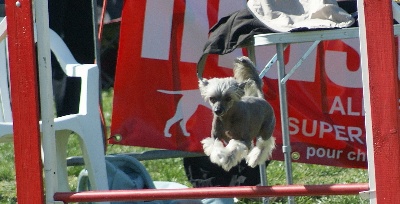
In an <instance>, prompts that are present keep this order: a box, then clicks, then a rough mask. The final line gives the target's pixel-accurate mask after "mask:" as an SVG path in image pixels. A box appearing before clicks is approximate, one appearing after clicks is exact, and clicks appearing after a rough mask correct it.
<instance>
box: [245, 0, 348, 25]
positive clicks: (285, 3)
mask: <svg viewBox="0 0 400 204" xmlns="http://www.w3.org/2000/svg"><path fill="white" fill-rule="evenodd" d="M247 6H248V8H249V10H250V11H251V12H252V13H253V15H254V16H255V17H256V18H258V19H259V20H260V21H261V22H262V23H264V24H265V25H266V26H267V27H268V28H270V29H271V30H273V31H275V32H290V31H294V30H303V29H329V28H344V27H349V26H351V25H352V24H353V23H354V21H355V20H354V18H353V17H352V16H351V15H350V14H349V13H347V12H346V11H345V10H343V9H342V8H340V7H339V6H338V4H337V2H336V0H249V1H248V2H247Z"/></svg>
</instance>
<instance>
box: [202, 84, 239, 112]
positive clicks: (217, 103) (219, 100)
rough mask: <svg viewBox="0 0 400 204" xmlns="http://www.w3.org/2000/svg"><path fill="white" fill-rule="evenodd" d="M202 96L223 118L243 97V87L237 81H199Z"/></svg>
mask: <svg viewBox="0 0 400 204" xmlns="http://www.w3.org/2000/svg"><path fill="white" fill-rule="evenodd" d="M199 88H200V93H201V96H202V97H203V98H204V100H206V101H208V102H209V103H210V105H211V107H212V108H211V109H212V111H213V113H214V114H215V115H217V116H223V115H224V114H225V113H227V112H228V111H229V109H230V108H231V107H232V106H233V104H234V103H235V102H236V101H238V100H240V98H241V97H242V96H243V94H244V92H243V86H241V85H239V84H238V83H237V82H236V80H235V79H233V78H232V77H229V78H213V79H209V80H207V79H202V80H199Z"/></svg>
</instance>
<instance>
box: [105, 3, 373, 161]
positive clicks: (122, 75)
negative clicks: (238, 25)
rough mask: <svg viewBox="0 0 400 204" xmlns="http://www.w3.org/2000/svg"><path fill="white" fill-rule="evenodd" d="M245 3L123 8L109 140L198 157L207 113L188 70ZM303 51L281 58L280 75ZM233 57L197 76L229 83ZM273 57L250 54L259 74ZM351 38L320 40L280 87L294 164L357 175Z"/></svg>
mask: <svg viewBox="0 0 400 204" xmlns="http://www.w3.org/2000/svg"><path fill="white" fill-rule="evenodd" d="M245 2H246V1H230V0H229V1H228V0H208V1H198V0H186V1H184V0H163V1H155V0H147V1H125V3H124V9H123V13H122V22H121V33H120V45H119V53H118V63H117V72H116V81H115V86H114V88H115V89H114V102H113V116H112V126H111V135H116V134H119V135H121V136H122V140H121V141H114V140H110V142H111V143H114V144H121V145H131V146H143V147H154V148H162V149H173V150H184V151H194V152H202V151H203V150H202V147H201V144H200V141H201V140H202V139H203V138H205V137H209V136H210V131H211V119H212V112H211V110H210V107H209V105H208V104H207V103H205V101H204V100H203V99H202V98H201V96H200V93H199V90H198V79H197V75H196V63H197V61H198V60H199V58H200V56H201V55H202V49H203V47H204V44H205V42H206V41H207V36H208V30H209V28H210V27H211V26H212V25H214V24H215V23H216V22H217V20H218V19H219V18H221V17H223V16H226V15H228V14H230V13H231V12H233V11H236V10H239V9H243V8H245ZM310 45H311V43H302V44H293V45H291V46H290V47H289V48H288V49H286V51H285V57H286V62H285V63H286V65H287V72H288V71H289V70H290V68H291V67H293V66H294V65H295V64H296V63H297V61H298V59H299V58H300V57H301V56H302V55H303V53H304V51H305V50H307V49H308V47H309V46H310ZM244 53H245V52H243V50H242V49H237V50H235V51H234V52H233V53H230V54H227V55H222V56H209V59H208V61H207V65H206V68H205V72H204V77H206V78H210V77H224V76H232V64H233V60H234V58H236V57H238V56H241V55H244ZM274 54H275V47H274V46H265V47H257V48H256V55H257V57H256V58H257V62H256V63H257V65H258V66H259V67H258V69H259V70H261V69H263V66H264V65H265V64H266V63H267V62H268V61H269V59H270V58H271V57H272V56H273V55H274ZM359 59H360V57H359V42H358V39H350V40H335V41H325V42H322V43H320V45H319V46H318V48H317V49H316V50H314V51H313V52H312V54H311V55H310V56H309V57H308V58H307V59H306V60H305V61H304V63H303V64H302V65H301V66H300V68H299V69H298V70H297V71H296V72H295V73H294V75H293V76H292V77H291V78H290V80H289V81H288V82H287V100H288V108H289V130H290V139H291V145H292V152H293V153H294V154H293V155H294V157H293V161H297V162H304V163H315V164H324V165H333V166H342V167H355V168H366V167H367V166H366V165H367V162H366V160H367V155H366V144H365V129H364V110H363V100H362V97H363V95H362V79H361V68H360V60H359ZM276 78H277V68H276V65H274V66H273V67H272V69H271V70H270V71H269V72H267V74H266V76H265V77H264V78H263V80H264V84H265V85H264V92H265V95H266V99H267V101H269V102H270V103H271V104H272V106H273V107H274V110H275V114H276V116H277V124H276V128H275V131H274V136H275V137H276V139H277V148H276V150H275V151H274V154H273V159H276V160H282V159H283V154H282V151H281V150H282V148H281V146H282V139H281V137H282V136H281V122H280V110H279V92H278V82H277V79H276Z"/></svg>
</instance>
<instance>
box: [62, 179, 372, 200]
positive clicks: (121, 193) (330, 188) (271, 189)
mask: <svg viewBox="0 0 400 204" xmlns="http://www.w3.org/2000/svg"><path fill="white" fill-rule="evenodd" d="M368 190H369V186H368V183H357V184H330V185H278V186H235V187H205V188H184V189H140V190H109V191H85V192H57V193H55V194H54V200H55V201H63V202H90V201H92V202H101V201H139V200H140V201H144V200H172V199H199V198H231V197H239V198H254V197H271V196H316V195H354V194H359V193H360V192H362V191H368Z"/></svg>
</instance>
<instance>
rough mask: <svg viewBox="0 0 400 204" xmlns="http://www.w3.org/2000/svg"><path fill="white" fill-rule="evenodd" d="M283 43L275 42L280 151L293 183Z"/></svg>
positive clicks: (289, 201) (287, 175)
mask: <svg viewBox="0 0 400 204" xmlns="http://www.w3.org/2000/svg"><path fill="white" fill-rule="evenodd" d="M283 51H284V48H283V44H282V43H278V44H276V52H277V60H278V64H277V65H278V83H279V102H280V107H281V123H282V140H283V145H282V151H283V156H284V158H285V170H286V181H287V184H289V185H290V184H293V178H292V160H291V158H290V153H291V151H292V150H291V147H290V138H289V114H288V108H287V98H286V84H285V83H281V81H282V79H283V78H284V77H285V75H286V73H285V62H284V57H283ZM288 203H294V198H293V197H291V196H289V197H288Z"/></svg>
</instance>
